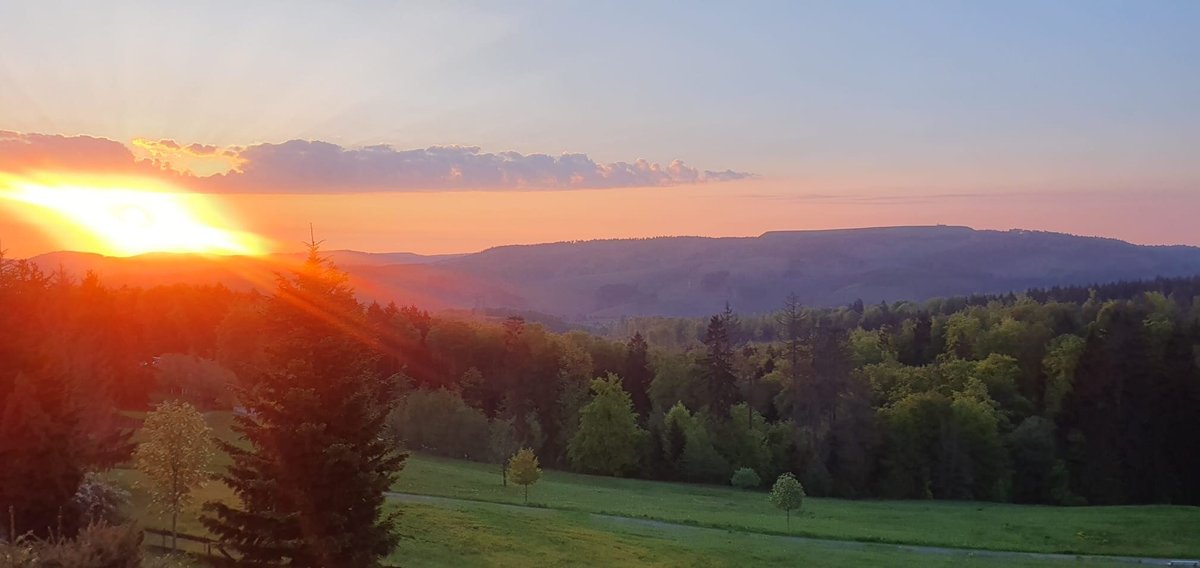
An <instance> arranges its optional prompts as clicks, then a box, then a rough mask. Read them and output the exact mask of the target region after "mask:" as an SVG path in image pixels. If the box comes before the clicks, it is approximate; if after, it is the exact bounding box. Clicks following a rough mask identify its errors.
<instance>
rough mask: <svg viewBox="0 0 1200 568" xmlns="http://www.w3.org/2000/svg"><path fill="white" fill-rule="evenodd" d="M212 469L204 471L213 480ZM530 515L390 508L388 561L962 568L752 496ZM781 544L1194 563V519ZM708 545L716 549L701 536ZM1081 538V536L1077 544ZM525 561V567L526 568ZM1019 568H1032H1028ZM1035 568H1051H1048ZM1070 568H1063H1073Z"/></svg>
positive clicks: (929, 515) (670, 488)
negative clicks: (647, 521) (784, 512)
mask: <svg viewBox="0 0 1200 568" xmlns="http://www.w3.org/2000/svg"><path fill="white" fill-rule="evenodd" d="M208 419H209V422H210V424H211V425H212V426H213V428H214V430H215V431H216V433H217V435H218V436H220V437H221V438H223V439H231V438H232V434H231V432H230V430H229V423H230V416H229V414H228V413H212V414H209V415H208ZM227 463H228V459H227V458H225V457H224V456H222V457H221V459H219V460H218V462H217V463H216V464H214V468H213V469H214V471H219V470H223V469H224V467H225V466H226V465H227ZM113 476H114V477H115V478H116V479H118V480H120V481H121V482H122V484H123V485H126V486H128V487H135V486H136V483H137V480H138V478H139V474H138V473H137V472H136V471H132V470H125V469H119V470H116V471H114V472H113ZM396 489H397V490H398V491H405V492H411V493H419V494H426V495H439V496H446V497H454V498H461V499H471V500H479V501H491V502H496V503H520V502H521V501H522V493H521V490H520V488H517V487H509V488H504V487H501V486H500V483H499V473H498V470H497V468H496V466H490V465H486V464H477V463H472V462H464V461H458V460H447V459H441V458H433V457H428V456H423V455H414V456H412V457H411V458H410V459H409V461H408V464H407V466H406V468H405V470H404V472H403V473H402V474H401V476H400V481H399V483H398V484H397V486H396ZM132 493H133V503H132V513H133V514H134V516H135V517H136V518H137V519H138V520H139V521H141V522H142V523H143V524H144V525H145V526H148V527H156V528H165V527H166V526H167V522H166V520H165V519H162V518H159V517H156V516H154V515H153V514H152V513H151V512H150V510H149V507H148V505H149V504H148V502H147V501H146V499H145V496H144V494H143V493H142V492H140V491H137V490H136V487H135V489H134V491H133V492H132ZM233 498H234V496H233V494H232V492H231V491H229V489H228V488H226V487H225V486H224V485H222V484H219V483H214V484H210V485H208V486H207V487H205V488H203V489H201V490H200V491H199V492H198V493H197V495H196V499H195V502H194V504H193V506H192V507H191V510H190V511H189V514H185V515H183V517H182V518H181V519H180V525H179V528H180V530H181V532H185V533H190V534H196V535H201V534H205V531H204V528H203V527H202V526H201V525H200V523H199V521H198V520H197V513H198V512H199V506H200V504H201V503H203V502H204V501H208V500H213V499H219V500H232V499H233ZM530 501H531V504H536V505H540V506H542V507H552V508H560V509H566V510H560V511H551V510H546V509H538V508H529V509H514V508H511V507H502V506H498V505H492V504H488V503H463V504H456V505H453V506H449V507H448V506H446V505H432V504H421V503H405V504H403V505H402V509H403V511H404V515H403V516H402V518H401V521H400V523H401V534H403V535H405V538H404V540H403V541H402V542H401V545H400V548H399V550H398V552H397V553H396V554H395V555H393V559H394V560H396V561H398V562H400V563H402V564H403V565H405V566H441V565H469V566H508V565H527V564H532V563H534V562H537V563H543V564H549V565H564V564H567V565H569V564H580V563H582V564H615V565H631V564H654V565H686V566H705V565H709V566H729V565H739V564H743V563H745V562H747V561H750V560H752V561H753V563H754V564H756V565H766V566H771V565H785V564H786V565H795V563H796V559H797V558H803V559H805V564H806V565H816V566H861V565H864V563H865V565H887V566H902V565H914V566H915V565H920V566H938V565H943V564H944V565H947V566H948V565H952V564H953V565H957V563H961V562H963V561H964V559H963V558H962V557H953V558H948V557H939V556H930V555H917V554H914V553H909V552H899V551H896V550H895V549H894V548H891V547H886V546H850V547H844V546H838V547H832V548H831V547H828V546H822V545H819V544H815V543H803V542H795V541H787V540H785V539H778V538H773V537H771V536H766V535H761V534H751V533H747V532H743V531H752V532H763V533H772V534H785V533H786V532H787V531H786V530H785V528H784V524H783V519H782V516H781V515H780V514H779V512H778V511H776V510H774V509H772V508H770V506H769V505H767V503H766V497H765V494H764V493H758V492H746V491H739V490H734V489H731V488H724V487H711V486H697V485H688V484H673V483H655V482H647V481H639V480H629V479H613V478H607V477H595V476H586V475H578V474H570V473H563V472H557V471H547V472H546V476H545V477H544V478H543V479H542V481H541V482H540V483H539V484H538V485H535V486H534V487H533V488H532V490H531V491H530ZM587 512H600V513H612V514H617V515H623V516H631V517H643V518H652V519H662V520H667V521H674V522H682V523H686V524H693V525H697V526H712V527H718V528H728V529H738V530H737V531H736V532H734V531H711V532H707V533H705V534H704V535H703V537H702V538H701V537H699V536H698V535H697V534H693V533H689V532H687V531H691V530H694V529H678V530H668V529H663V528H655V527H651V526H646V525H644V524H639V523H636V522H632V523H619V524H618V523H613V522H611V521H603V520H598V519H594V518H591V517H590V516H589V515H586V514H583V513H587ZM792 529H793V530H792V531H791V532H792V533H793V534H798V535H801V534H807V535H813V536H820V537H829V538H839V539H841V538H845V539H855V540H866V541H872V540H873V541H891V542H908V543H916V544H931V545H941V546H963V547H971V548H994V549H1009V550H1026V551H1036V552H1061V551H1069V552H1076V553H1088V554H1128V555H1138V556H1171V557H1193V558H1194V557H1197V556H1200V543H1194V542H1192V541H1193V540H1195V539H1194V538H1193V537H1194V535H1196V534H1200V509H1197V508H1183V507H1106V508H1079V509H1060V508H1051V507H1028V506H1017V505H995V504H981V503H947V502H887V501H841V500H832V499H809V500H807V501H806V502H805V511H804V512H803V513H801V514H800V515H799V516H798V517H796V518H794V519H793V524H792ZM713 535H716V536H713ZM1081 535H1082V536H1081ZM531 559H532V562H531V561H530V560H531ZM971 564H974V565H980V566H991V565H995V566H1002V565H1003V566H1011V565H1021V564H1014V563H1013V561H1011V560H1005V561H997V560H985V559H971ZM1027 565H1030V566H1033V565H1039V563H1030V564H1027ZM1040 565H1061V563H1060V562H1052V563H1042V564H1040ZM1072 565H1075V564H1072Z"/></svg>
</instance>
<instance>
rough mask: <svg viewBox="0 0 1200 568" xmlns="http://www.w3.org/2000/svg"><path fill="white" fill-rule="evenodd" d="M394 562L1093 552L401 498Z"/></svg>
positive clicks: (909, 560)
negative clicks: (696, 524) (811, 538)
mask: <svg viewBox="0 0 1200 568" xmlns="http://www.w3.org/2000/svg"><path fill="white" fill-rule="evenodd" d="M402 510H403V514H402V516H401V520H400V528H401V534H403V535H404V539H403V540H402V541H401V543H400V546H399V548H398V549H397V551H396V553H394V554H393V555H392V556H391V557H390V559H389V560H390V561H391V562H392V563H393V564H397V565H402V566H416V567H426V566H430V567H432V566H679V567H685V566H686V567H704V566H708V567H724V566H730V567H733V566H763V567H774V566H778V567H784V566H787V567H794V566H813V567H828V568H843V567H844V568H852V567H853V568H859V567H862V566H922V567H933V568H937V567H947V568H948V567H951V566H968V567H997V568H999V567H1002V566H1003V567H1017V568H1021V567H1027V568H1032V567H1053V566H1059V567H1088V566H1109V567H1111V566H1114V564H1112V563H1109V562H1100V561H1074V560H1072V561H1061V560H1059V561H1037V560H1017V559H996V558H978V557H963V556H943V555H937V554H923V553H917V552H909V551H901V550H897V549H896V548H895V547H892V546H887V545H880V544H853V543H851V544H829V543H813V542H802V541H795V540H792V539H786V538H779V537H774V536H768V535H761V534H754V533H746V532H738V531H725V530H717V529H705V528H691V527H677V526H676V527H656V526H650V525H647V524H645V523H639V522H637V521H632V522H619V521H616V520H602V519H597V518H595V517H593V516H591V515H588V514H586V513H577V512H569V511H557V510H551V509H535V508H523V507H522V508H512V507H507V506H503V505H496V504H492V503H457V504H454V505H451V506H448V507H447V506H432V505H426V504H420V503H405V504H404V505H403V509H402Z"/></svg>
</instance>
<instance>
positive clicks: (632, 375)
mask: <svg viewBox="0 0 1200 568" xmlns="http://www.w3.org/2000/svg"><path fill="white" fill-rule="evenodd" d="M649 351H650V347H649V346H648V345H647V344H646V338H645V337H643V336H642V333H641V332H637V333H634V334H633V337H631V338H629V345H628V346H627V348H626V353H625V369H624V372H622V373H621V382H622V384H623V385H624V387H625V391H626V392H628V393H629V398H630V399H631V400H633V409H634V410H636V411H637V413H638V416H641V417H642V419H643V420H644V419H645V418H646V416H647V415H649V414H650V394H649V389H650V382H651V381H652V380H654V370H653V369H651V368H650V353H649Z"/></svg>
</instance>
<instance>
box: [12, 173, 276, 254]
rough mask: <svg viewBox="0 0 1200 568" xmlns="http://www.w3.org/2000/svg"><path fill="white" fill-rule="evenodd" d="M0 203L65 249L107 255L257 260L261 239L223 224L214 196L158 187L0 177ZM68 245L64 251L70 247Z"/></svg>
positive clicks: (116, 181)
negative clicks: (0, 200) (7, 204)
mask: <svg viewBox="0 0 1200 568" xmlns="http://www.w3.org/2000/svg"><path fill="white" fill-rule="evenodd" d="M0 198H3V199H5V200H7V201H9V202H12V203H15V204H17V205H18V208H17V209H18V213H20V214H21V216H22V217H23V218H24V219H25V220H27V221H29V222H30V223H32V224H34V225H36V226H38V227H40V228H42V229H43V230H44V231H46V232H47V233H48V234H50V235H51V236H54V237H56V238H58V240H59V241H60V242H62V243H64V244H67V243H70V245H74V246H78V245H76V243H77V242H79V241H80V240H83V241H84V243H85V244H84V246H85V247H86V248H87V249H88V250H91V251H94V252H100V253H102V254H107V255H111V256H133V255H138V254H144V253H149V252H177V253H198V254H216V255H256V254H262V253H263V252H264V250H263V248H264V246H263V239H261V238H259V237H257V236H255V235H253V234H250V233H247V232H244V231H240V230H236V229H233V228H232V227H230V226H229V224H230V223H229V222H230V218H229V216H228V215H225V214H222V212H221V211H220V210H219V208H218V207H217V205H216V203H214V201H213V198H212V196H207V195H200V194H193V193H188V192H183V191H174V190H171V189H170V188H168V187H165V186H164V185H163V184H162V183H161V182H158V181H153V180H131V179H111V178H94V179H79V178H75V177H64V176H54V175H37V176H27V177H20V178H16V177H11V176H10V177H2V178H0ZM70 245H69V246H70Z"/></svg>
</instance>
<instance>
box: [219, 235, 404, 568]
mask: <svg viewBox="0 0 1200 568" xmlns="http://www.w3.org/2000/svg"><path fill="white" fill-rule="evenodd" d="M261 329H262V336H263V337H264V338H265V342H266V345H265V350H264V352H265V353H266V354H267V355H266V360H265V364H264V365H263V368H262V370H261V371H260V372H258V373H255V374H253V375H252V376H250V377H246V378H245V379H244V380H245V383H246V384H245V385H244V387H243V389H242V391H241V392H240V393H239V399H240V406H241V408H240V409H239V414H238V416H237V418H236V421H235V425H234V429H235V430H236V431H237V432H238V433H239V434H241V435H242V437H243V438H245V440H246V442H247V446H246V447H245V448H241V447H237V446H234V445H232V444H225V445H224V449H225V451H227V452H229V453H230V455H231V456H232V458H233V465H232V466H230V468H229V473H228V474H227V475H226V476H225V478H224V480H225V483H226V484H228V485H229V486H230V487H231V488H233V490H234V492H235V493H237V496H238V497H239V499H240V501H241V506H240V508H239V507H234V506H230V505H228V504H224V503H209V504H208V505H206V507H205V509H206V516H205V518H204V524H205V526H206V527H208V529H209V530H210V531H212V532H213V533H214V534H215V535H217V537H218V538H219V539H220V540H221V542H222V543H223V544H224V546H225V548H226V549H227V550H230V551H232V552H234V553H235V556H236V560H234V561H232V562H231V563H230V564H232V565H235V566H284V565H286V566H305V567H324V566H344V567H370V566H378V565H379V559H380V557H382V556H384V555H387V554H388V553H390V552H391V551H392V549H393V548H394V547H395V545H396V543H397V541H398V539H399V537H398V535H397V534H396V532H395V528H394V526H393V524H394V523H393V520H394V519H393V518H392V517H391V516H386V515H383V513H382V508H383V503H384V491H386V490H387V489H388V488H389V487H390V486H391V484H392V482H393V481H394V480H395V477H396V474H397V473H398V472H399V470H400V469H401V467H402V466H403V463H404V460H405V458H406V457H407V456H406V455H405V454H402V453H398V452H397V451H396V450H395V449H394V444H392V443H391V442H390V441H389V440H387V438H386V437H385V436H384V426H385V424H384V423H385V419H386V417H387V415H388V413H389V412H390V411H391V410H392V408H393V407H394V406H395V401H396V398H395V388H394V385H395V381H394V380H392V379H391V378H388V377H383V376H380V375H379V374H378V373H377V372H376V369H377V368H378V367H377V365H376V361H375V360H374V357H373V356H372V343H371V339H370V337H371V336H370V334H369V333H367V331H366V330H367V328H366V325H365V316H364V313H363V310H362V308H361V306H359V304H358V303H357V301H356V300H355V299H354V296H353V293H352V290H351V288H350V287H349V286H347V284H346V275H345V274H344V273H343V272H341V271H339V270H337V269H336V268H334V267H333V266H332V265H331V264H330V263H329V262H328V261H327V260H325V259H324V258H322V257H321V256H320V255H319V254H318V250H317V246H316V244H315V243H314V244H312V245H311V246H310V248H309V255H308V259H307V261H306V262H305V263H304V265H303V267H302V268H300V269H299V271H298V272H297V273H296V274H294V275H292V276H291V277H283V276H281V277H280V278H279V279H278V283H277V288H276V290H275V294H274V296H273V297H272V298H271V299H270V300H269V301H268V305H267V307H266V309H265V310H264V318H263V322H262V328H261Z"/></svg>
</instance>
